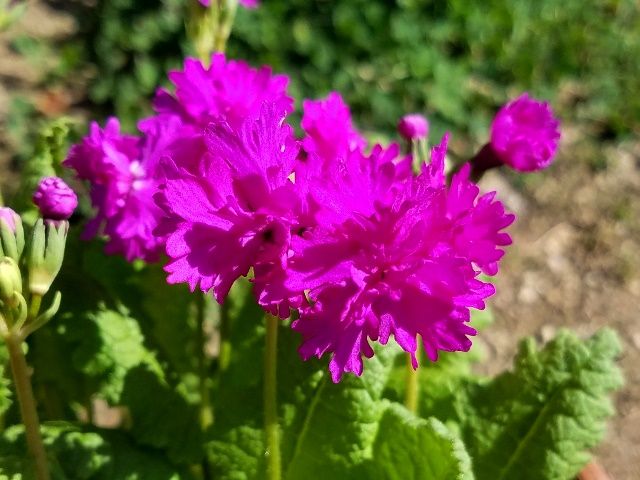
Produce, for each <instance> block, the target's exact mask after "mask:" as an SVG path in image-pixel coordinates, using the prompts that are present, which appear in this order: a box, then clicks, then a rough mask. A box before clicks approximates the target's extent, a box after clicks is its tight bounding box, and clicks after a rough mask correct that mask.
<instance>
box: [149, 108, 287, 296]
mask: <svg viewBox="0 0 640 480" xmlns="http://www.w3.org/2000/svg"><path fill="white" fill-rule="evenodd" d="M285 113H286V112H285V111H284V110H283V109H282V104H280V105H276V104H265V105H264V106H263V108H262V111H261V114H259V115H256V116H250V117H248V118H247V119H245V121H244V122H243V123H242V124H241V125H240V126H233V125H230V124H229V123H226V122H223V121H218V122H215V123H212V124H210V126H209V127H208V129H207V131H206V134H205V136H204V141H202V138H201V137H200V140H198V137H196V141H187V142H185V143H184V144H183V145H180V144H177V145H176V146H175V148H174V149H172V152H170V153H169V156H168V158H167V159H166V160H165V164H164V167H165V177H166V180H165V183H164V185H163V187H162V190H161V192H160V194H159V195H158V199H157V201H158V203H159V204H160V205H162V208H163V209H164V210H165V212H166V214H167V216H168V220H167V221H166V222H165V224H164V225H163V226H162V227H161V230H162V231H166V232H169V238H168V240H167V249H166V250H167V255H168V256H169V258H170V261H169V263H168V264H167V266H166V267H165V270H166V271H167V272H168V273H169V276H168V279H167V280H168V282H169V283H183V282H184V283H188V284H189V286H190V287H191V289H192V290H194V289H195V288H196V287H199V288H200V289H201V290H202V291H203V292H207V291H210V290H213V292H214V294H215V296H216V298H217V299H218V301H219V302H222V301H223V300H224V298H225V297H226V295H227V293H228V292H229V289H230V288H231V286H232V284H233V283H234V282H235V280H236V279H237V278H239V277H240V276H243V275H246V274H247V273H248V271H249V269H250V268H252V267H253V268H254V270H255V271H257V272H261V273H262V274H263V275H268V274H269V273H270V272H271V270H273V269H278V268H282V265H283V264H284V263H285V262H286V256H287V251H288V245H289V238H290V231H291V229H292V226H293V224H294V223H295V221H296V211H295V209H296V207H297V204H298V202H297V200H296V199H297V195H296V191H295V189H294V184H293V183H292V181H291V180H290V178H289V177H290V175H291V173H292V171H293V166H294V161H295V158H296V156H297V154H298V146H297V142H296V141H295V139H294V136H293V130H292V129H291V127H290V126H288V125H287V124H285V123H283V121H284V118H285ZM185 157H186V158H185ZM194 158H196V159H198V161H196V162H193V159H194Z"/></svg>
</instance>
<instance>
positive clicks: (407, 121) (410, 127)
mask: <svg viewBox="0 0 640 480" xmlns="http://www.w3.org/2000/svg"><path fill="white" fill-rule="evenodd" d="M398 133H399V134H400V135H401V136H402V138H404V139H406V140H420V139H423V138H426V137H427V135H429V122H428V121H427V119H426V118H425V117H424V116H423V115H420V114H419V113H411V114H409V115H405V116H404V117H402V118H401V119H400V121H399V122H398Z"/></svg>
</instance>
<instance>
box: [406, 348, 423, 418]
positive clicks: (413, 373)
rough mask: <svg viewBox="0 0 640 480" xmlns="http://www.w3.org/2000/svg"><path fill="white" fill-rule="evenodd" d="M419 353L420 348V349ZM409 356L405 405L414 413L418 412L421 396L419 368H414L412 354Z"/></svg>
mask: <svg viewBox="0 0 640 480" xmlns="http://www.w3.org/2000/svg"><path fill="white" fill-rule="evenodd" d="M418 353H419V350H418ZM406 357H407V378H406V387H405V397H404V406H405V407H407V410H409V411H410V412H412V413H418V400H419V398H420V383H419V380H420V379H419V373H418V372H419V369H417V368H415V369H414V368H413V365H412V363H411V355H409V354H408V355H406Z"/></svg>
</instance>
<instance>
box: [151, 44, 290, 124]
mask: <svg viewBox="0 0 640 480" xmlns="http://www.w3.org/2000/svg"><path fill="white" fill-rule="evenodd" d="M169 79H170V80H171V82H172V83H173V84H174V85H175V96H174V95H171V94H170V93H169V92H168V91H167V90H164V89H160V90H158V92H157V94H156V98H155V100H154V108H155V109H156V111H157V112H158V113H160V114H171V115H177V116H178V117H180V118H181V119H182V121H183V122H184V123H185V124H189V125H194V126H198V127H200V129H204V128H206V127H207V126H208V125H209V123H210V122H214V121H219V120H221V119H224V120H225V121H226V122H227V123H229V124H230V125H231V126H233V127H236V128H237V127H239V126H240V125H241V124H242V123H243V121H244V119H245V118H246V117H248V116H250V115H254V116H255V115H257V114H259V112H260V108H261V106H262V104H263V103H264V102H269V103H275V104H276V105H278V108H279V109H280V110H282V111H285V112H291V111H292V109H293V99H292V98H291V97H289V96H288V95H287V84H288V83H289V79H288V78H287V77H286V76H285V75H273V74H272V73H271V69H270V68H269V67H261V68H259V69H255V68H252V67H250V66H249V65H247V64H246V63H245V62H243V61H239V60H227V59H226V58H225V56H224V54H222V53H216V54H214V55H213V56H212V58H211V66H209V67H205V66H204V65H203V64H202V62H200V61H199V60H196V59H194V58H188V59H186V60H185V62H184V68H183V69H182V70H178V71H173V72H170V73H169Z"/></svg>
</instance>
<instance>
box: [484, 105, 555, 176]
mask: <svg viewBox="0 0 640 480" xmlns="http://www.w3.org/2000/svg"><path fill="white" fill-rule="evenodd" d="M559 126H560V122H559V121H558V119H557V118H555V117H554V115H553V111H552V110H551V107H550V106H549V104H548V103H547V102H538V101H536V100H534V99H532V98H530V97H529V95H528V94H526V93H524V94H523V95H521V96H520V97H518V98H517V99H516V100H513V101H512V102H509V103H507V104H506V105H505V106H503V107H502V108H501V109H500V110H499V111H498V114H497V115H496V117H495V118H494V120H493V124H492V125H491V147H492V150H493V151H494V152H495V153H496V154H497V156H498V157H499V159H500V160H501V161H502V162H504V163H506V164H507V165H509V166H511V167H512V168H515V169H516V170H520V171H523V172H530V171H535V170H541V169H543V168H546V167H548V166H549V165H550V164H551V162H553V159H554V156H555V154H556V151H557V149H558V140H559V139H560V130H559Z"/></svg>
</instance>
